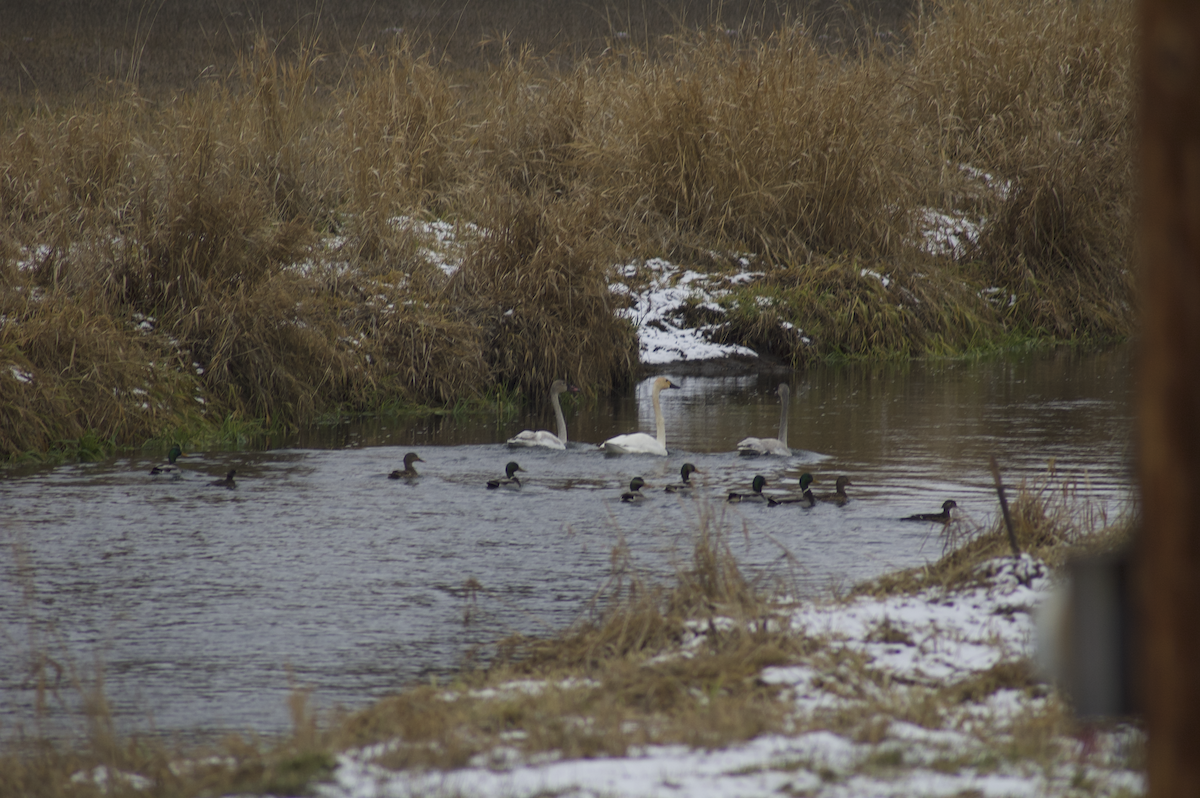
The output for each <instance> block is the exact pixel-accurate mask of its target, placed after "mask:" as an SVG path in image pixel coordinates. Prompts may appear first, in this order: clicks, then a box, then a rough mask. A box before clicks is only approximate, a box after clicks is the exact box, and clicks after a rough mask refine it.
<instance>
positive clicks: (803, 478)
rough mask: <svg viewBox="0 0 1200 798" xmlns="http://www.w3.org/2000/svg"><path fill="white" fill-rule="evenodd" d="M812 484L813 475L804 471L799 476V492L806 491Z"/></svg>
mask: <svg viewBox="0 0 1200 798" xmlns="http://www.w3.org/2000/svg"><path fill="white" fill-rule="evenodd" d="M813 482H814V480H813V475H812V474H810V473H808V472H807V471H805V472H804V473H803V474H801V475H800V490H801V491H806V490H808V486H809V485H811V484H813Z"/></svg>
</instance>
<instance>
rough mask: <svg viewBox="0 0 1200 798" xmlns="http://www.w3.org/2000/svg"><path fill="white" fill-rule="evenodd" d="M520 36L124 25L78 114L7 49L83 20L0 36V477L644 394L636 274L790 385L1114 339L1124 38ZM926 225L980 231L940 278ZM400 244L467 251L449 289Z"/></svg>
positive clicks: (1076, 15)
mask: <svg viewBox="0 0 1200 798" xmlns="http://www.w3.org/2000/svg"><path fill="white" fill-rule="evenodd" d="M520 5H521V4H513V7H512V8H510V7H509V6H506V5H503V4H501V5H500V6H497V9H499V10H496V11H495V12H494V13H495V15H496V16H494V17H491V18H489V19H490V21H489V19H484V18H475V17H472V18H470V19H461V18H460V19H459V20H458V21H457V23H453V22H452V20H449V19H447V18H446V17H445V14H447V13H449V12H447V11H446V10H445V9H443V10H442V11H441V12H439V13H441V14H443V16H440V17H438V16H437V15H435V18H431V19H430V20H426V22H425V23H422V24H421V25H416V24H415V23H414V25H413V26H410V27H405V31H404V34H403V35H398V34H396V32H395V31H392V33H390V34H388V36H386V37H385V36H383V35H382V34H380V33H379V31H380V30H383V29H384V27H385V26H383V24H382V22H380V21H379V20H377V19H376V18H375V17H372V16H371V14H373V13H375V12H374V11H370V10H369V9H367V8H365V7H364V8H362V9H360V8H359V7H358V6H354V5H348V6H347V9H346V10H342V11H340V12H338V13H339V14H341V16H338V15H337V14H335V13H333V12H332V11H331V12H329V14H328V15H325V16H323V14H324V13H325V12H323V11H322V10H321V9H317V10H316V11H315V12H314V13H313V14H311V15H307V16H304V17H303V18H302V20H301V21H300V22H297V23H296V24H295V25H292V26H290V27H289V26H288V25H287V24H285V21H282V18H277V17H278V13H277V12H274V11H273V12H272V13H274V14H276V16H275V17H269V15H268V14H266V13H265V12H264V14H263V18H262V19H257V24H256V25H245V24H242V25H241V26H240V27H236V28H235V27H233V23H231V22H230V21H229V19H225V20H224V21H223V23H222V24H223V25H224V27H221V25H218V24H216V23H214V21H213V20H206V19H204V18H192V17H190V16H189V15H188V13H185V12H184V11H182V10H180V9H176V8H175V7H174V5H171V6H170V7H168V8H167V11H170V12H172V13H173V12H176V11H178V12H179V13H178V14H175V15H174V16H172V15H171V14H167V13H164V14H162V15H161V16H155V15H154V14H153V13H152V12H153V11H154V9H150V8H147V9H144V13H143V15H142V17H140V18H138V19H134V18H132V17H131V18H126V17H122V16H121V15H120V14H116V15H113V16H112V18H111V19H109V18H106V19H104V20H94V21H95V23H96V25H97V28H96V30H98V31H102V32H103V31H109V32H111V34H112V36H113V38H112V41H113V42H114V46H113V48H112V49H111V50H108V49H106V50H104V51H103V52H104V55H103V57H97V58H96V59H94V60H89V61H87V62H86V63H85V64H84V66H87V67H89V68H90V69H91V70H92V71H91V72H90V73H87V74H90V75H91V76H92V77H91V78H89V79H94V80H93V82H91V83H87V84H85V85H80V83H79V81H78V79H76V80H75V81H74V82H72V80H71V79H69V78H68V75H60V74H58V73H56V72H53V70H51V68H50V65H51V64H53V63H54V58H53V57H51V56H48V55H46V54H44V53H42V54H40V55H39V53H40V52H41V51H38V52H34V49H35V48H34V47H33V45H32V44H31V43H30V37H31V36H32V37H33V38H34V42H35V43H37V44H40V45H41V46H42V47H43V48H44V49H45V50H46V52H48V53H51V54H54V53H57V54H59V55H64V56H65V53H67V52H68V51H72V50H71V48H72V47H73V46H74V45H78V44H79V41H78V40H77V39H75V38H72V35H74V34H72V31H71V30H70V29H67V28H64V25H67V23H66V22H64V19H72V20H74V21H75V23H77V24H78V25H80V26H81V28H82V27H83V26H86V23H87V20H88V19H92V17H91V16H89V14H93V13H94V12H87V13H83V12H81V16H79V17H70V16H69V15H67V16H58V17H55V16H51V17H42V16H41V15H42V14H43V13H47V14H52V13H53V8H52V6H51V5H47V6H45V8H49V9H51V10H50V11H47V12H43V11H41V10H36V9H35V8H34V7H33V6H32V4H31V7H30V9H28V11H29V13H28V15H26V17H23V19H24V20H25V23H26V25H27V27H21V26H16V27H14V28H13V30H11V31H9V32H7V33H5V34H4V36H6V37H8V41H7V42H6V43H7V45H8V49H7V50H5V52H6V54H7V55H6V56H5V57H6V58H9V59H17V60H18V61H19V63H18V64H15V65H13V67H12V69H10V70H9V71H8V74H10V75H16V76H18V78H19V80H15V81H14V80H13V79H11V78H10V80H9V82H8V83H7V84H5V85H4V87H3V89H4V91H3V97H4V106H3V107H4V110H5V119H4V125H3V128H2V129H0V285H2V286H3V290H2V293H0V456H3V457H6V458H12V457H14V456H19V455H21V454H23V453H29V452H45V451H47V450H51V449H54V448H63V449H68V450H70V451H71V452H72V453H76V452H78V453H81V454H86V453H87V452H88V451H90V450H91V449H93V448H97V447H98V448H101V449H102V448H103V447H104V446H111V445H137V444H142V443H143V442H144V441H146V440H147V439H149V438H154V437H156V436H166V435H176V436H181V437H188V436H200V435H203V434H205V431H206V430H209V431H211V429H212V428H214V427H215V426H216V425H219V424H221V423H229V420H230V419H233V420H234V422H235V423H237V422H239V421H240V423H242V424H250V425H252V426H253V425H265V426H268V427H269V426H271V425H295V424H299V423H304V422H306V421H309V420H311V419H313V418H314V417H315V416H316V415H318V414H321V413H327V412H332V411H336V410H352V411H374V410H378V409H380V408H381V407H384V406H387V405H393V406H397V405H402V406H421V405H425V406H447V405H453V404H455V403H462V402H471V401H479V400H480V399H481V398H482V397H485V396H496V395H506V396H516V395H520V396H523V397H535V398H534V399H533V401H538V400H539V399H538V398H537V397H541V396H543V395H544V392H545V388H546V387H547V386H548V384H549V383H550V382H551V381H552V380H553V379H555V378H556V377H562V376H566V377H569V378H570V379H571V380H572V381H573V382H575V383H576V384H579V385H581V386H584V387H585V390H587V391H588V392H590V393H591V394H593V395H594V394H597V393H603V392H605V391H608V390H609V389H611V388H612V387H614V386H617V385H620V384H622V383H625V382H626V381H628V380H629V379H630V378H631V377H632V376H633V374H634V372H635V370H636V368H637V345H636V337H635V335H634V332H633V330H632V328H631V327H630V325H629V324H628V322H626V321H624V320H622V319H620V318H619V317H617V316H616V315H614V311H615V310H617V307H618V302H619V301H621V298H620V297H618V296H616V295H614V294H613V293H612V292H610V290H609V284H610V282H611V281H612V280H613V265H614V264H617V263H628V262H630V261H631V260H633V261H636V260H637V259H639V258H646V257H651V256H662V257H666V258H668V259H671V260H673V261H675V262H679V263H686V264H689V265H691V266H693V267H695V268H700V269H703V270H708V271H712V272H721V271H722V270H726V271H727V270H730V269H733V268H735V267H736V263H737V261H736V257H737V256H740V255H748V256H750V257H751V258H752V259H753V263H754V269H755V270H756V271H758V272H761V273H762V277H761V278H760V279H759V280H757V281H756V282H754V283H752V284H750V285H747V286H743V287H740V288H739V289H738V290H737V291H736V292H735V293H734V294H733V295H731V296H730V297H728V298H726V299H725V300H724V304H725V317H724V319H722V324H721V326H720V328H719V332H718V335H719V336H720V337H721V338H723V339H724V340H726V341H738V342H743V343H746V344H747V345H750V346H752V347H755V348H757V349H758V351H760V352H761V353H762V354H764V355H767V356H775V357H778V358H781V359H784V360H787V361H790V362H791V363H793V364H795V365H800V364H802V363H803V362H805V361H806V360H808V359H810V358H814V357H818V358H819V357H830V356H880V355H883V356H894V355H920V354H926V353H934V354H948V353H954V352H962V351H965V350H972V349H981V348H994V347H997V346H1002V345H1004V343H1005V342H1009V341H1013V340H1018V339H1021V340H1027V339H1031V338H1032V339H1044V338H1055V339H1060V340H1061V339H1075V340H1078V339H1085V338H1090V339H1102V338H1121V337H1125V336H1128V335H1129V334H1130V333H1131V332H1132V331H1133V329H1134V324H1135V312H1134V296H1133V285H1132V276H1131V273H1130V254H1131V243H1130V242H1131V234H1130V231H1131V224H1132V220H1131V193H1132V192H1131V188H1132V172H1131V158H1130V147H1131V122H1132V107H1133V104H1132V76H1131V67H1130V59H1131V49H1132V41H1133V36H1132V12H1131V8H1130V7H1129V6H1128V5H1127V4H1124V3H1114V2H1085V3H1074V2H1061V1H1060V0H1038V1H1036V2H1031V3H1028V4H1022V5H1018V6H1014V5H1013V4H1011V3H1007V2H1001V0H988V2H984V3H965V2H960V0H945V1H944V2H938V3H927V4H925V5H924V6H923V9H924V10H923V14H924V15H923V16H920V17H911V18H910V17H905V16H904V14H905V7H904V6H902V5H896V4H880V5H878V6H869V7H868V13H866V14H864V15H863V16H861V17H855V16H854V15H851V14H849V13H848V12H845V13H842V12H837V11H836V7H831V8H816V7H813V8H805V9H801V11H804V12H807V13H809V14H810V16H809V17H806V18H804V22H803V23H801V22H798V21H796V20H795V19H792V18H789V16H788V14H787V13H786V12H787V11H788V9H787V8H786V7H780V9H777V10H775V11H772V12H771V13H769V14H768V13H767V12H762V13H760V14H759V15H758V16H747V15H746V12H745V10H744V9H742V7H741V6H737V5H736V4H727V5H726V6H722V7H721V8H720V14H718V16H715V17H714V16H712V15H711V14H710V11H711V9H708V8H707V6H703V7H702V6H699V5H698V6H696V7H695V8H692V7H690V6H689V7H686V8H687V10H688V12H689V14H690V15H689V14H684V15H682V16H680V17H678V18H676V19H673V20H670V21H669V24H668V22H666V21H663V20H661V19H658V17H657V16H655V14H661V11H655V12H653V13H652V12H651V11H648V10H645V9H643V10H642V11H640V12H638V13H637V14H632V12H630V14H626V15H625V16H622V15H619V14H614V13H610V12H604V13H601V12H600V11H595V12H593V13H594V15H595V16H596V18H595V19H592V21H591V22H590V23H588V25H590V27H588V31H590V32H589V33H586V34H585V33H584V32H583V31H582V30H581V29H580V27H581V25H583V23H580V22H579V20H578V19H576V17H577V16H578V15H573V14H571V13H567V12H565V11H563V8H562V6H561V4H545V5H546V8H544V9H541V10H542V11H545V12H546V13H545V14H544V15H542V16H534V17H526V16H523V13H524V12H521V11H520V9H519V8H518V6H520ZM42 8H43V6H41V5H39V6H37V9H42ZM263 8H274V7H273V6H264V7H263ZM371 8H374V6H371ZM831 9H832V10H831ZM60 11H61V9H60ZM360 12H361V13H360ZM552 12H555V13H552ZM189 13H190V12H189ZM195 13H196V14H201V17H202V16H203V14H202V12H200V11H196V12H195ZM279 13H281V12H279ZM293 13H294V12H293ZM355 13H359V14H360V16H359V17H355V16H354V14H355ZM473 13H474V12H473ZM505 14H508V15H509V16H505ZM722 15H723V16H722ZM585 16H586V15H585ZM268 17H269V18H268ZM39 19H42V20H43V22H44V23H45V25H44V27H41V28H39V27H38V22H37V20H39ZM713 20H717V21H718V22H719V24H712V21H713ZM509 23H511V24H509ZM193 24H194V25H195V26H197V27H196V29H197V30H201V31H202V32H203V33H202V35H200V36H193V37H192V38H190V39H189V38H188V37H189V33H190V31H191V28H189V25H193ZM356 26H357V27H356ZM456 26H465V27H462V31H464V32H463V33H461V34H458V33H454V34H453V35H452V32H453V31H457V30H459V27H456ZM68 27H69V26H68ZM391 27H395V25H393V26H391ZM400 27H404V25H400ZM389 29H390V28H389ZM235 30H236V33H235V32H234V31H235ZM535 30H537V31H541V32H542V34H543V35H542V36H541V37H540V38H539V37H536V36H533V35H531V33H530V32H531V31H535ZM37 31H41V33H37ZM504 31H509V33H510V34H511V35H499V34H500V33H503V32H504ZM523 31H524V32H525V33H524V34H522V32H523ZM629 31H633V34H631V35H623V34H627V33H628V32H629ZM364 32H373V33H371V35H370V36H368V35H366V33H364ZM250 33H255V34H256V35H257V39H255V40H253V41H251V40H250V39H248V38H247V37H248V36H249V35H250ZM491 33H496V34H497V35H495V36H490V37H489V34H491ZM75 34H78V31H75ZM619 34H621V35H619ZM660 34H670V35H660ZM37 36H41V37H42V38H41V39H37ZM273 37H274V38H273ZM472 37H473V38H472ZM385 39H386V42H385ZM481 40H482V41H483V44H480V41H481ZM463 42H469V45H470V46H466V45H464V44H463ZM572 43H573V46H572ZM368 45H369V46H368ZM78 50H79V51H80V52H84V53H87V52H91V51H89V50H88V48H86V47H82V48H78ZM172 52H173V53H174V54H175V55H176V58H175V60H174V61H171V60H170V59H169V58H168V54H169V53H172ZM114 53H116V55H114ZM69 62H70V59H67V58H65V57H64V64H66V63H69ZM170 63H173V64H175V66H174V67H172V68H169V64H170ZM114 64H115V65H114ZM214 64H215V66H214ZM117 66H120V67H122V68H123V71H122V70H119V69H117ZM64 69H65V67H64ZM39 70H40V71H39ZM67 72H68V73H70V70H69V69H68V70H67ZM76 74H78V73H76ZM22 75H24V76H26V77H28V78H29V79H28V80H27V79H26V78H24V77H21V76H22ZM201 75H202V77H201ZM927 207H934V208H938V209H939V210H941V211H942V212H944V213H947V214H951V215H961V216H963V217H966V218H971V219H986V220H987V222H988V223H987V224H986V225H985V226H984V227H983V228H982V234H981V235H980V236H979V237H978V239H977V240H976V241H975V242H974V243H973V244H970V245H969V246H967V247H966V248H965V249H964V250H963V251H960V252H959V253H957V255H956V256H954V257H950V256H947V255H938V254H931V253H929V252H926V251H925V250H923V249H922V248H921V247H919V246H917V245H916V244H917V243H918V242H919V241H920V235H921V229H920V228H921V225H922V220H923V219H924V215H923V213H922V209H923V208H927ZM397 219H420V220H426V221H432V220H446V221H449V222H453V223H455V224H458V225H459V229H460V230H465V229H467V227H466V226H467V225H475V226H476V227H473V228H470V229H473V230H476V231H477V235H474V236H471V237H466V238H464V239H463V241H464V242H465V243H464V251H463V257H462V260H461V265H460V267H459V268H458V269H457V271H456V272H454V273H453V274H452V275H449V274H447V273H446V272H444V271H443V270H442V269H440V268H438V265H437V264H436V263H435V262H434V261H433V260H432V259H431V257H430V256H429V255H428V253H427V252H426V250H425V243H424V242H423V240H422V239H421V237H420V236H419V235H418V234H417V233H416V232H414V228H413V227H412V226H411V225H404V224H397V222H396V220H397ZM864 269H866V270H870V272H874V273H876V274H880V275H886V276H887V281H886V283H885V281H883V280H881V279H879V278H877V277H875V276H872V274H870V273H869V272H864ZM706 321H711V320H706ZM783 322H787V323H788V324H791V325H794V326H795V327H798V328H801V329H803V330H804V331H805V334H806V335H807V336H808V337H809V339H810V341H811V343H808V344H801V343H800V342H799V340H798V339H797V337H796V336H794V335H793V336H789V335H785V334H783V333H782V330H784V329H786V327H785V326H784V325H783V324H782V323H783Z"/></svg>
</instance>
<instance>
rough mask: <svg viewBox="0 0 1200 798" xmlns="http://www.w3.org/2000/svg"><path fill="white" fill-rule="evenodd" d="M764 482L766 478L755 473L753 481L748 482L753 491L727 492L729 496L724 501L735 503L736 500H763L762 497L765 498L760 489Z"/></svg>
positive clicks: (765, 482)
mask: <svg viewBox="0 0 1200 798" xmlns="http://www.w3.org/2000/svg"><path fill="white" fill-rule="evenodd" d="M766 484H767V478H766V477H764V476H763V475H762V474H756V475H755V476H754V481H753V482H751V483H750V488H751V489H752V490H753V491H754V492H753V493H737V492H733V493H730V494H729V498H728V499H726V500H725V501H727V502H732V503H735V504H736V503H737V502H753V501H763V500H764V499H766V498H767V497H766V496H764V495H763V492H762V489H763V487H764V486H765V485H766Z"/></svg>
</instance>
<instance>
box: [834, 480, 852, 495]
mask: <svg viewBox="0 0 1200 798" xmlns="http://www.w3.org/2000/svg"><path fill="white" fill-rule="evenodd" d="M853 484H854V483H853V482H851V481H850V477H838V478H837V490H838V492H841V491H842V490H843V489H845V487H846V486H847V485H853Z"/></svg>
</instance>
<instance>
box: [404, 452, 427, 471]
mask: <svg viewBox="0 0 1200 798" xmlns="http://www.w3.org/2000/svg"><path fill="white" fill-rule="evenodd" d="M424 462H425V461H424V460H422V459H421V455H419V454H417V453H416V452H409V453H408V454H406V455H404V467H405V468H408V467H410V466H412V464H413V463H424Z"/></svg>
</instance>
